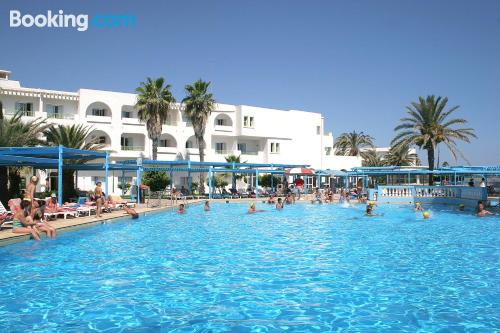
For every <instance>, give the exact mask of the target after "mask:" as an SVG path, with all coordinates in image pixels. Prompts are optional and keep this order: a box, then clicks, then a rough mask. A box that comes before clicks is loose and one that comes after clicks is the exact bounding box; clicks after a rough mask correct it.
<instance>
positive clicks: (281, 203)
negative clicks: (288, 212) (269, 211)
mask: <svg viewBox="0 0 500 333" xmlns="http://www.w3.org/2000/svg"><path fill="white" fill-rule="evenodd" d="M276 209H283V201H282V200H281V198H278V202H277V203H276Z"/></svg>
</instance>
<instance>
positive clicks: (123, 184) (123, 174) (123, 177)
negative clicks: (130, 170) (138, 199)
mask: <svg viewBox="0 0 500 333" xmlns="http://www.w3.org/2000/svg"><path fill="white" fill-rule="evenodd" d="M123 195H125V170H122V196H123Z"/></svg>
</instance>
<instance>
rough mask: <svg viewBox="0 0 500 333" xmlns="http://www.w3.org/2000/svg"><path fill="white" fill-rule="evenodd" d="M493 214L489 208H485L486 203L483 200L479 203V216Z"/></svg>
mask: <svg viewBox="0 0 500 333" xmlns="http://www.w3.org/2000/svg"><path fill="white" fill-rule="evenodd" d="M491 214H492V213H491V212H490V211H489V210H486V209H484V203H483V202H482V201H479V202H478V203H477V216H479V217H484V216H486V215H491Z"/></svg>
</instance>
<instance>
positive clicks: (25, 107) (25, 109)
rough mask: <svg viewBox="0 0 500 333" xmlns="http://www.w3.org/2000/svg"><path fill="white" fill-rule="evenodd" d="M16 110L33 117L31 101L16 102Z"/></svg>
mask: <svg viewBox="0 0 500 333" xmlns="http://www.w3.org/2000/svg"><path fill="white" fill-rule="evenodd" d="M16 112H21V113H22V115H23V116H28V117H33V116H34V115H35V112H34V111H33V103H20V102H16Z"/></svg>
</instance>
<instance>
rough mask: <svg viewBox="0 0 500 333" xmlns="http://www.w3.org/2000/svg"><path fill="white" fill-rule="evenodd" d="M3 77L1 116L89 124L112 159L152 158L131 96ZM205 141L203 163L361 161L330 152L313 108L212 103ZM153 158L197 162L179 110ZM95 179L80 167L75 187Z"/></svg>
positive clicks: (322, 165)
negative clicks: (232, 159) (232, 158)
mask: <svg viewBox="0 0 500 333" xmlns="http://www.w3.org/2000/svg"><path fill="white" fill-rule="evenodd" d="M10 75H11V73H10V72H9V71H4V70H0V102H2V105H3V110H2V111H3V114H4V115H6V116H9V115H13V114H15V113H16V112H17V111H23V112H24V117H26V119H34V118H47V121H49V122H51V123H54V124H64V125H71V124H75V123H78V124H84V125H88V126H91V127H92V133H91V136H92V137H95V138H98V140H99V141H100V142H101V143H103V144H105V145H106V148H105V149H106V150H108V151H109V152H110V157H111V160H130V159H136V158H138V157H141V156H142V157H144V158H150V157H151V140H150V139H149V138H148V134H147V130H146V126H145V124H144V123H141V122H140V121H139V120H138V118H137V111H136V110H135V109H134V105H135V103H136V99H137V95H136V94H130V93H122V92H113V91H103V90H93V89H80V90H78V91H77V92H67V91H54V90H46V89H34V88H25V87H22V86H21V84H20V82H19V81H14V80H11V79H10ZM205 140H206V143H207V149H206V156H205V161H214V162H224V161H225V159H224V157H225V156H228V155H230V154H234V155H241V159H242V161H247V162H255V163H287V164H307V165H310V166H311V167H312V168H316V169H335V170H340V169H350V168H351V167H355V166H361V159H360V158H358V157H347V156H336V155H334V152H333V135H332V133H331V132H329V133H325V132H324V118H323V115H322V114H320V113H314V112H305V111H298V110H289V111H285V110H276V109H268V108H261V107H254V106H247V105H229V104H220V103H219V104H217V105H216V107H215V111H214V112H212V114H211V116H210V118H209V120H208V124H207V129H206V134H205ZM158 159H159V160H176V159H189V160H192V161H198V160H199V155H198V149H197V145H196V140H195V138H194V132H193V127H192V126H191V125H190V123H189V121H187V119H186V117H185V115H184V114H183V113H182V112H181V111H180V110H179V109H177V110H174V111H173V112H171V114H170V116H169V118H168V120H167V122H166V123H165V124H164V126H163V134H162V137H161V141H160V146H159V148H158ZM101 177H102V176H101ZM42 178H43V175H42ZM98 178H99V177H96V173H95V172H94V173H93V174H92V175H90V174H89V173H85V172H80V173H79V179H78V187H79V188H80V189H84V190H88V189H91V188H93V186H94V184H95V182H96V181H97V180H98ZM119 178H120V175H118V174H117V175H114V176H113V181H112V182H111V180H110V184H111V186H112V187H110V190H111V188H112V192H119V190H118V189H117V185H118V181H119V180H118V179H119ZM129 178H130V177H129ZM127 181H131V179H129V180H127ZM173 181H174V184H175V185H177V186H180V185H185V184H186V177H185V175H181V174H179V175H177V176H176V177H175V178H174V179H173Z"/></svg>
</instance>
